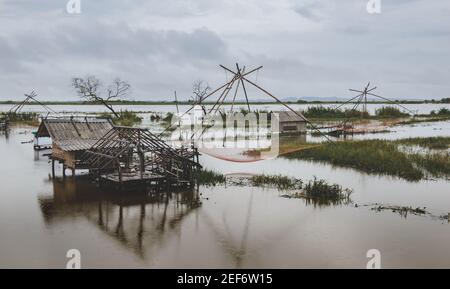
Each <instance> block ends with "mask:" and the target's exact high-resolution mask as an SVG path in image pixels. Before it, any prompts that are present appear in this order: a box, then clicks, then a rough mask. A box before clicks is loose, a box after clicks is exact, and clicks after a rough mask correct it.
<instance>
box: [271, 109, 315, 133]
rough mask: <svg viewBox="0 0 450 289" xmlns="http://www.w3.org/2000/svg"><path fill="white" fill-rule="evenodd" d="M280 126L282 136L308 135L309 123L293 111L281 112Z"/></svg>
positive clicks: (279, 117)
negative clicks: (307, 127)
mask: <svg viewBox="0 0 450 289" xmlns="http://www.w3.org/2000/svg"><path fill="white" fill-rule="evenodd" d="M275 114H278V126H279V132H280V134H306V124H307V121H306V120H305V119H304V118H301V117H300V116H299V115H298V114H296V113H294V112H292V111H279V112H275Z"/></svg>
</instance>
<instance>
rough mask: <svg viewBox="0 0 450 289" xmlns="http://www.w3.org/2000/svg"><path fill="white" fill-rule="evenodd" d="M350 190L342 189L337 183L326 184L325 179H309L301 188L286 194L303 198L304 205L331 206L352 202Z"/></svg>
mask: <svg viewBox="0 0 450 289" xmlns="http://www.w3.org/2000/svg"><path fill="white" fill-rule="evenodd" d="M351 193H352V191H351V190H350V189H343V188H342V186H340V185H338V184H328V183H327V182H326V181H325V180H318V179H317V178H314V180H310V181H309V182H308V183H306V184H305V185H304V186H303V188H302V190H301V191H299V192H296V193H294V194H291V195H288V196H289V197H292V198H300V199H304V200H305V202H306V205H314V206H319V207H321V206H331V205H334V206H336V205H349V204H351V203H352V200H351V198H350V195H351Z"/></svg>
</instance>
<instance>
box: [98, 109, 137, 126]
mask: <svg viewBox="0 0 450 289" xmlns="http://www.w3.org/2000/svg"><path fill="white" fill-rule="evenodd" d="M118 115H119V116H117V117H115V116H114V115H113V114H112V113H108V112H105V113H102V114H101V115H100V117H101V118H109V119H111V120H112V121H113V123H114V124H116V125H122V126H134V125H136V124H140V123H141V122H142V117H140V116H138V114H137V113H136V112H134V111H130V110H122V111H120V113H118Z"/></svg>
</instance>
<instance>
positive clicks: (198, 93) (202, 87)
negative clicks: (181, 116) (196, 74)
mask: <svg viewBox="0 0 450 289" xmlns="http://www.w3.org/2000/svg"><path fill="white" fill-rule="evenodd" d="M210 90H211V87H209V84H208V83H207V82H206V81H203V80H197V81H196V82H194V84H193V85H192V94H193V95H192V97H191V100H192V101H193V102H194V103H198V104H201V103H202V101H203V100H204V99H205V97H206V96H207V95H208V92H209V91H210Z"/></svg>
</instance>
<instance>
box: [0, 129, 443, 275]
mask: <svg viewBox="0 0 450 289" xmlns="http://www.w3.org/2000/svg"><path fill="white" fill-rule="evenodd" d="M31 131H32V129H30V128H14V129H13V130H12V131H11V133H10V134H9V136H7V137H6V136H5V135H0V160H1V165H0V179H1V189H0V194H1V202H0V267H2V268H30V267H31V268H44V267H45V268H47V267H50V268H65V266H66V262H67V260H68V259H67V258H66V252H67V250H69V249H72V248H76V249H78V250H80V252H81V265H82V267H84V268H92V267H94V268H98V267H100V268H104V267H106V268H111V267H112V268H119V267H120V268H122V267H125V268H330V267H331V268H348V267H351V268H365V267H366V263H367V262H368V258H367V257H366V253H367V251H368V250H369V249H378V250H379V251H380V252H381V265H382V267H385V268H392V267H393V268H399V267H401V268H403V267H420V268H422V267H425V268H431V267H445V268H448V267H450V224H449V223H447V221H444V220H439V219H434V218H430V217H426V216H415V215H408V216H407V217H406V218H405V217H402V216H400V215H399V214H396V213H393V212H390V211H385V212H375V211H372V210H370V209H369V208H366V207H358V208H355V207H354V206H346V205H341V206H320V207H319V206H314V205H313V204H310V203H307V202H305V200H302V199H287V198H283V197H281V195H283V194H284V193H283V192H279V191H277V190H275V189H262V188H255V187H241V186H229V185H227V186H216V187H204V186H200V187H198V188H196V189H195V190H193V191H183V192H166V193H163V194H161V195H157V196H152V195H142V194H135V193H132V192H120V193H117V192H116V193H114V192H112V191H108V190H99V189H98V188H97V187H96V185H95V184H94V183H91V182H90V181H89V180H87V179H86V178H85V177H76V178H71V177H67V178H66V179H64V180H63V179H61V178H57V179H55V180H53V179H51V178H50V177H49V173H50V171H51V165H50V164H49V162H48V159H47V157H46V156H45V155H44V154H45V153H48V151H47V152H46V151H42V152H39V153H36V152H34V151H33V147H32V144H21V142H24V141H29V140H30V139H32V134H31ZM201 161H202V163H203V164H204V165H205V167H207V168H210V169H215V170H217V171H221V172H224V173H250V174H258V173H269V174H274V173H276V174H285V175H289V176H295V177H297V178H302V179H305V180H308V179H311V178H313V177H314V176H317V177H319V178H323V179H326V180H328V181H329V182H332V183H338V184H340V185H342V186H344V187H347V188H351V189H353V191H354V193H353V194H352V200H353V202H354V203H357V204H369V203H383V204H390V205H399V206H413V207H418V206H420V207H423V206H425V207H427V210H428V211H430V212H432V213H433V214H435V215H442V214H447V213H448V212H449V211H450V181H448V180H442V179H439V180H426V181H421V182H407V181H404V180H401V179H398V178H392V177H387V176H377V175H368V174H363V173H360V172H358V171H355V170H351V169H342V168H334V167H332V166H329V165H324V164H318V163H313V162H306V161H295V160H286V159H283V158H277V159H274V160H265V161H260V162H256V163H233V162H227V161H223V160H219V159H217V158H213V157H209V156H207V155H203V156H202V157H201ZM56 171H57V173H58V174H59V175H60V174H61V168H60V167H57V168H56Z"/></svg>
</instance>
